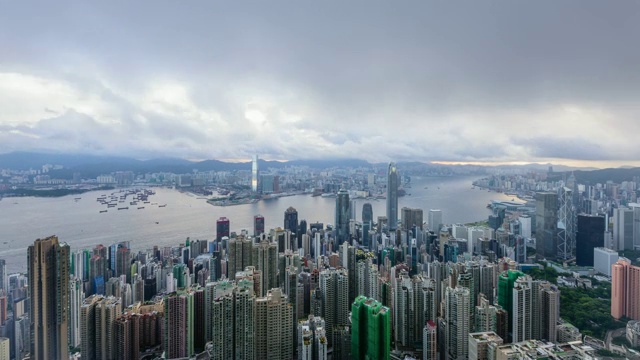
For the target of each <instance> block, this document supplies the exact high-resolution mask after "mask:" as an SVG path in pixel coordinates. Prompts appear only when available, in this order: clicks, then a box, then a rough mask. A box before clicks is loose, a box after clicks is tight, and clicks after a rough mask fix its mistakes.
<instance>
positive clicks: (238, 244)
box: [227, 235, 253, 279]
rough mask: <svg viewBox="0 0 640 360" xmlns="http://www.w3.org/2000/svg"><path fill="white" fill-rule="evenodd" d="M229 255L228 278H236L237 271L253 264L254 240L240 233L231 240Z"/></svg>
mask: <svg viewBox="0 0 640 360" xmlns="http://www.w3.org/2000/svg"><path fill="white" fill-rule="evenodd" d="M227 247H228V248H229V257H228V261H227V278H229V279H235V276H236V273H237V272H239V271H243V270H244V269H245V268H246V267H247V266H250V265H252V264H253V261H252V256H253V241H251V239H249V238H246V237H244V236H243V235H240V236H239V237H237V238H234V239H231V240H229V243H228V245H227Z"/></svg>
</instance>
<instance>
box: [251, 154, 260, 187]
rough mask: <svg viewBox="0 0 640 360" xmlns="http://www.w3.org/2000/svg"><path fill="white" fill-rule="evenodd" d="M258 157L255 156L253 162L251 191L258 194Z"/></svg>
mask: <svg viewBox="0 0 640 360" xmlns="http://www.w3.org/2000/svg"><path fill="white" fill-rule="evenodd" d="M259 173H260V172H259V169H258V155H253V159H252V161H251V191H253V192H258V189H259V187H258V175H259Z"/></svg>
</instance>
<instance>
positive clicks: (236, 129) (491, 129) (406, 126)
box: [0, 0, 640, 162]
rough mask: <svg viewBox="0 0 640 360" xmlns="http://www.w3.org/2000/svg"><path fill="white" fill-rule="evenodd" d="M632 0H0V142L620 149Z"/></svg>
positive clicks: (627, 102) (412, 153)
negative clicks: (309, 0)
mask: <svg viewBox="0 0 640 360" xmlns="http://www.w3.org/2000/svg"><path fill="white" fill-rule="evenodd" d="M638 14H640V4H638V3H636V2H616V3H615V4H613V5H612V4H609V3H607V4H605V3H602V2H599V1H579V0H574V1H568V2H562V3H554V4H552V5H551V4H544V3H540V2H531V3H526V4H514V3H512V2H509V1H499V2H496V3H491V4H480V3H477V2H475V1H463V2H455V3H450V2H431V1H420V2H418V1H415V2H411V1H410V2H404V3H402V4H395V3H394V4H391V3H388V2H382V1H380V2H378V1H373V2H367V4H366V5H363V4H358V3H343V2H332V1H329V2H323V3H321V4H304V5H303V4H300V3H297V2H284V1H275V2H269V3H268V4H267V3H264V2H253V3H241V4H237V3H210V2H200V1H196V2H193V3H191V4H190V6H188V7H185V6H182V5H181V4H177V3H172V2H160V3H155V2H154V3H153V4H152V3H150V2H144V1H143V2H136V3H118V2H109V3H75V2H63V3H61V4H58V3H57V4H56V5H53V4H49V3H46V2H43V3H42V4H40V6H38V7H37V10H34V9H33V6H30V5H26V4H22V3H20V2H12V3H9V4H5V6H3V11H1V12H0V47H1V48H2V49H3V52H2V54H0V109H2V111H1V112H0V152H5V151H12V150H31V149H45V150H47V149H56V150H57V149H65V150H67V151H74V152H83V151H84V152H92V153H105V154H117V155H130V156H136V157H152V156H180V157H187V158H198V159H203V158H234V159H237V158H245V159H246V158H249V157H250V156H251V155H252V154H253V153H260V154H261V156H262V157H263V158H271V159H295V158H323V157H332V158H335V157H349V158H352V157H360V158H363V159H366V160H370V161H388V160H398V161H402V160H418V161H485V162H491V161H537V160H541V159H547V158H558V159H579V160H591V159H593V160H616V159H629V158H631V157H632V156H630V155H628V154H633V152H634V149H635V148H636V144H635V138H634V137H633V135H632V134H634V133H637V131H638V130H640V129H639V127H640V124H639V123H640V122H638V121H637V119H638V118H639V116H640V103H639V101H638V99H640V85H639V84H640V69H639V68H638V64H640V48H639V47H637V46H632V44H635V42H636V41H637V39H636V35H637V34H638V33H640V23H639V22H638V21H637V18H638ZM52 19H55V20H52ZM45 20H46V21H45ZM51 21H55V24H54V25H53V26H52V24H51ZM168 24H170V25H168ZM611 24H616V26H611ZM559 144H563V145H559Z"/></svg>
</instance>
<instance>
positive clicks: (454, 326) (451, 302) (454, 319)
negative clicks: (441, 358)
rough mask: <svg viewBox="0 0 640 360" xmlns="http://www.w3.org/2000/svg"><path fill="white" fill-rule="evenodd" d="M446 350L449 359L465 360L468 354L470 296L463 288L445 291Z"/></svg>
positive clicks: (449, 288)
mask: <svg viewBox="0 0 640 360" xmlns="http://www.w3.org/2000/svg"><path fill="white" fill-rule="evenodd" d="M445 301H446V303H445V306H446V310H445V321H446V333H445V343H446V350H447V351H448V353H449V358H450V359H466V358H467V357H468V354H469V340H468V339H469V328H470V326H471V323H470V316H471V314H470V311H469V308H470V305H469V304H470V303H469V302H470V294H469V289H467V288H465V287H455V288H451V287H447V289H446V291H445Z"/></svg>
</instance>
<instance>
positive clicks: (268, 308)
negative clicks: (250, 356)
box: [255, 288, 294, 360]
mask: <svg viewBox="0 0 640 360" xmlns="http://www.w3.org/2000/svg"><path fill="white" fill-rule="evenodd" d="M256 319H257V320H256V322H255V337H256V354H255V355H256V356H255V358H256V359H282V360H285V359H286V360H289V359H291V358H292V357H293V354H294V352H293V306H292V305H291V304H290V303H289V300H288V299H287V296H286V295H284V294H283V293H282V290H281V289H280V288H275V289H271V290H269V291H268V292H267V296H266V297H261V298H258V299H257V300H256Z"/></svg>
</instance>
